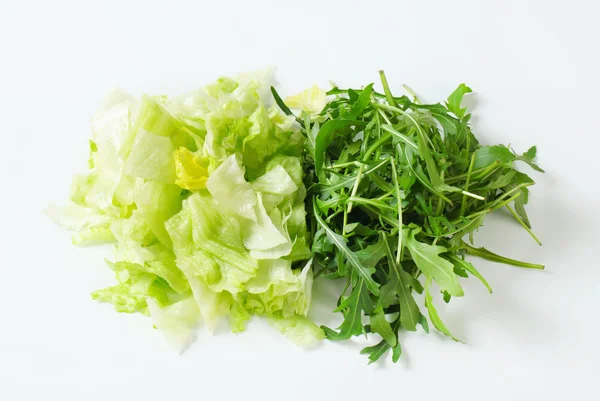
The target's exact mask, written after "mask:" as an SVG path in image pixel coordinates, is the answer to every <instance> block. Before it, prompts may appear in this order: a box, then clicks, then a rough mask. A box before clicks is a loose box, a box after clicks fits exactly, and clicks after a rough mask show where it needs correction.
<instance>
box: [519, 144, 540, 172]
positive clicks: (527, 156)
mask: <svg viewBox="0 0 600 401" xmlns="http://www.w3.org/2000/svg"><path fill="white" fill-rule="evenodd" d="M536 153H537V147H536V146H532V147H530V148H529V150H528V151H527V152H525V153H523V154H522V155H521V156H517V160H520V161H523V162H525V163H527V164H528V165H529V167H531V168H532V169H534V170H535V171H539V172H540V173H543V172H544V170H542V169H541V168H540V167H539V166H538V165H537V164H535V163H534V162H533V161H534V160H535V155H536Z"/></svg>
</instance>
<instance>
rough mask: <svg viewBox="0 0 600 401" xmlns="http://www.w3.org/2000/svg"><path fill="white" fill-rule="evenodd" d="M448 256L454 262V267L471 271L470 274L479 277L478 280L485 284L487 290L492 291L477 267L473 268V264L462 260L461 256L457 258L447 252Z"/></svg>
mask: <svg viewBox="0 0 600 401" xmlns="http://www.w3.org/2000/svg"><path fill="white" fill-rule="evenodd" d="M448 258H449V259H450V261H451V262H452V263H453V264H454V268H455V269H456V268H457V267H460V268H462V269H464V270H466V271H468V272H469V273H471V274H472V275H474V276H475V277H477V278H478V279H479V281H481V282H482V283H483V285H484V286H485V288H487V289H488V291H489V292H490V294H491V293H492V287H490V285H489V284H488V282H487V281H486V280H485V279H484V278H483V276H482V275H481V273H479V272H478V271H477V269H475V266H473V265H472V264H471V263H469V262H467V261H465V260H462V259H461V258H459V257H458V256H456V255H454V254H448Z"/></svg>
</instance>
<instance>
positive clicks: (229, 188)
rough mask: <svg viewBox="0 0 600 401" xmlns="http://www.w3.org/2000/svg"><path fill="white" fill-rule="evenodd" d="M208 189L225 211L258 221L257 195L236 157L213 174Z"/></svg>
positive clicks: (231, 158)
mask: <svg viewBox="0 0 600 401" xmlns="http://www.w3.org/2000/svg"><path fill="white" fill-rule="evenodd" d="M206 188H207V189H208V191H209V192H210V194H211V195H212V196H213V197H214V199H215V200H216V201H217V202H218V203H219V206H221V207H222V208H223V209H225V210H227V211H229V212H231V213H235V214H238V215H240V216H242V217H245V218H247V219H249V220H253V221H256V218H257V217H256V212H255V210H254V206H255V205H256V203H257V197H256V193H255V191H254V189H252V185H250V183H248V182H247V181H246V179H245V178H244V169H243V167H242V166H240V163H239V161H238V159H237V157H236V155H231V156H229V157H228V158H227V159H226V160H225V161H224V162H223V163H222V164H221V165H220V166H219V167H218V168H217V169H216V170H215V171H213V172H212V174H211V175H210V177H209V178H208V181H207V182H206Z"/></svg>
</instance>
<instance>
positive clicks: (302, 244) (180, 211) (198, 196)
mask: <svg viewBox="0 0 600 401" xmlns="http://www.w3.org/2000/svg"><path fill="white" fill-rule="evenodd" d="M269 76H270V74H269V73H268V72H267V73H264V72H258V73H255V74H248V75H243V76H240V77H237V78H234V79H232V78H220V79H219V80H217V81H216V82H215V83H214V84H210V85H208V86H207V87H205V88H203V89H200V90H198V91H195V92H192V93H189V94H186V95H183V96H181V97H178V98H174V99H168V98H166V97H149V96H144V97H142V99H141V101H138V100H136V99H134V98H133V97H131V96H129V95H127V94H124V93H122V92H115V93H112V94H111V95H109V97H108V99H107V101H106V102H105V104H104V106H103V108H102V109H101V110H99V111H98V113H97V114H96V115H95V116H94V118H93V119H92V141H91V142H90V152H91V154H90V159H89V163H88V164H89V167H90V169H89V171H88V172H87V173H86V174H84V175H81V176H77V177H76V178H75V179H74V181H73V188H72V192H71V203H70V204H69V205H67V206H64V207H58V206H51V207H50V208H49V210H48V214H49V215H50V216H51V217H52V218H53V219H55V220H56V221H57V222H59V223H60V224H61V225H63V226H65V227H67V228H69V229H73V230H78V232H77V233H76V234H75V235H74V236H73V242H74V243H75V244H77V245H90V244H94V243H107V242H114V243H115V252H114V257H113V260H114V261H113V262H109V266H110V267H111V268H112V270H113V271H114V272H115V274H116V277H117V281H118V284H117V285H115V286H112V287H108V288H105V289H101V290H98V291H95V292H94V293H93V294H92V297H93V298H94V299H96V300H99V301H103V302H108V303H111V304H113V305H114V307H115V309H116V310H117V311H119V312H128V313H133V312H141V313H144V314H150V315H152V319H153V321H154V325H155V326H156V327H157V328H158V329H159V330H160V331H161V332H162V334H163V335H164V337H165V338H166V340H167V342H168V343H169V344H171V345H172V346H173V347H175V348H177V349H178V350H183V349H185V348H186V347H187V346H188V345H189V344H190V342H191V341H192V340H193V338H194V335H195V331H194V329H195V327H196V326H197V325H198V324H199V323H200V322H203V323H204V324H205V325H206V326H207V327H208V328H209V330H214V329H215V328H216V326H217V325H218V324H219V322H220V321H221V320H222V319H223V318H225V317H229V322H230V324H231V328H232V330H233V331H235V332H239V331H243V330H244V329H245V327H246V324H247V322H248V320H249V319H250V317H251V316H252V315H262V316H266V317H268V318H269V319H271V320H273V321H275V322H277V324H275V326H276V327H277V328H278V329H279V330H281V331H282V332H284V333H285V334H286V335H287V336H288V337H290V338H292V339H293V340H294V341H295V342H297V343H299V344H309V343H312V342H314V341H318V340H319V339H320V338H322V337H323V336H324V333H323V331H322V330H321V329H320V328H318V327H317V326H316V325H314V324H313V323H311V322H309V321H308V320H307V319H306V318H305V316H306V314H307V312H308V308H309V305H310V298H311V287H312V279H313V276H312V264H311V263H310V262H309V263H306V262H303V261H306V260H308V259H310V257H311V253H310V249H309V233H308V231H307V226H306V219H305V216H306V211H305V206H304V199H305V196H306V188H305V186H304V183H303V171H302V162H301V158H300V157H301V155H302V143H303V141H304V139H303V137H302V135H301V133H300V132H299V130H298V128H297V127H295V126H293V123H294V119H293V118H292V117H286V116H284V115H282V114H281V113H280V112H279V110H278V108H277V106H271V105H270V97H269ZM323 99H324V94H323ZM303 105H304V104H303Z"/></svg>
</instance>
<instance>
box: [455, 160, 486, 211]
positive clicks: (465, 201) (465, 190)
mask: <svg viewBox="0 0 600 401" xmlns="http://www.w3.org/2000/svg"><path fill="white" fill-rule="evenodd" d="M474 164H475V153H474V152H473V155H472V156H471V163H469V169H468V170H467V179H466V181H465V189H464V190H463V198H462V204H461V205H460V217H462V216H464V215H465V208H466V207H467V194H471V193H470V192H469V184H470V183H471V173H472V172H473V165H474ZM471 195H472V194H471ZM481 200H483V199H481Z"/></svg>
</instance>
